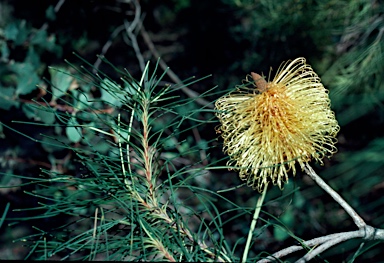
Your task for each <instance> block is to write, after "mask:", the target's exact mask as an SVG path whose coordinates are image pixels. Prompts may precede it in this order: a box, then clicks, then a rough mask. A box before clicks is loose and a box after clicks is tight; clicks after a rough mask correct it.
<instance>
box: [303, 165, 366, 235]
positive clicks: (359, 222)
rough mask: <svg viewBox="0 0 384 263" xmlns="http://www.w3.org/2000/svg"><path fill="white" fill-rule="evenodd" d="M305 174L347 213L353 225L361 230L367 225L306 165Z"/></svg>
mask: <svg viewBox="0 0 384 263" xmlns="http://www.w3.org/2000/svg"><path fill="white" fill-rule="evenodd" d="M304 170H305V172H306V173H307V174H308V175H309V176H310V177H311V178H312V180H313V181H315V182H316V183H317V184H318V185H319V186H320V187H321V188H323V190H324V191H326V192H327V193H328V194H329V195H330V196H331V197H332V198H333V199H334V200H335V201H336V202H337V203H339V204H340V205H341V207H342V208H343V209H344V210H345V212H347V213H348V214H349V215H350V216H351V217H352V219H353V221H354V222H355V225H356V226H357V227H358V228H359V229H361V228H364V227H365V226H366V225H367V224H366V223H365V222H364V220H363V219H362V218H361V217H360V216H359V215H358V214H357V213H356V211H355V210H354V209H353V208H352V207H351V206H350V205H349V204H348V203H347V202H346V201H345V200H344V199H343V198H342V197H341V196H340V195H339V194H338V193H337V192H336V191H335V190H333V189H332V188H331V187H330V186H329V185H328V184H327V183H326V182H324V180H323V179H321V177H320V176H318V175H317V174H316V172H315V171H314V170H313V169H312V167H311V166H310V165H309V164H308V163H306V164H305V167H304Z"/></svg>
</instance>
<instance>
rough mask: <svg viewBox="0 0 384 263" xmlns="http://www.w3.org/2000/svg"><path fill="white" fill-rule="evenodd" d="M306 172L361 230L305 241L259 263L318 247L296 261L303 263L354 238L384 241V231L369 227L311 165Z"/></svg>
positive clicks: (306, 165) (306, 167)
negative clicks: (307, 248)
mask: <svg viewBox="0 0 384 263" xmlns="http://www.w3.org/2000/svg"><path fill="white" fill-rule="evenodd" d="M304 170H305V172H306V173H307V174H308V175H309V176H310V177H311V178H312V179H313V180H314V181H315V182H316V183H317V184H318V185H319V186H320V187H321V188H322V189H323V190H325V191H326V192H327V193H328V194H329V195H330V196H332V198H333V199H334V200H335V201H336V202H337V203H339V204H340V205H341V207H342V208H343V209H344V210H345V211H346V212H347V213H348V214H349V215H350V216H351V217H352V219H353V221H354V222H355V224H356V226H357V227H358V228H359V230H356V231H349V232H342V233H337V234H331V235H327V236H324V237H318V238H314V239H312V240H309V241H304V242H302V243H301V246H297V245H295V246H291V247H288V248H285V249H282V250H280V251H278V252H276V253H274V254H273V255H271V256H269V257H267V258H265V259H262V260H259V261H258V263H266V262H272V261H276V260H277V259H279V258H281V257H284V256H286V255H289V254H291V253H294V252H296V251H299V250H302V249H304V248H306V247H315V246H317V247H316V248H314V249H312V250H311V251H309V252H308V253H307V254H306V255H305V256H303V257H302V258H300V259H299V260H298V261H296V262H297V263H303V262H307V261H308V260H310V259H312V258H314V257H316V256H317V255H319V254H321V253H322V252H324V251H325V250H327V249H328V248H330V247H332V246H335V245H337V244H339V243H341V242H343V241H346V240H350V239H353V238H363V239H364V240H384V229H378V228H374V227H372V226H369V225H367V224H366V223H365V221H364V220H363V219H362V218H361V217H360V216H359V215H358V214H357V213H356V211H355V210H354V209H353V208H352V207H351V206H350V205H349V204H348V203H347V202H346V201H345V200H344V199H343V198H342V197H341V196H340V195H339V194H338V193H336V192H335V190H333V189H332V188H331V187H330V186H329V185H328V184H327V183H325V182H324V181H323V179H321V177H320V176H318V175H317V174H316V172H315V171H314V170H313V169H312V167H311V166H310V165H309V164H307V163H306V164H305V168H304Z"/></svg>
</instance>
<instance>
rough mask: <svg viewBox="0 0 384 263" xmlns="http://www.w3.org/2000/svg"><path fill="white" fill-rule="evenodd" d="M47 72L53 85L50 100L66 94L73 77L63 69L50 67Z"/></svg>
mask: <svg viewBox="0 0 384 263" xmlns="http://www.w3.org/2000/svg"><path fill="white" fill-rule="evenodd" d="M48 71H49V73H50V74H51V82H52V85H53V87H52V93H53V98H52V99H53V100H55V99H57V98H59V97H61V96H63V95H64V94H66V93H67V91H68V89H69V87H70V86H71V83H72V81H73V77H72V76H71V75H70V74H69V72H68V71H67V70H66V69H65V68H51V67H50V68H49V69H48Z"/></svg>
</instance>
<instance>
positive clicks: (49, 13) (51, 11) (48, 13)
mask: <svg viewBox="0 0 384 263" xmlns="http://www.w3.org/2000/svg"><path fill="white" fill-rule="evenodd" d="M45 17H46V18H47V19H48V20H50V21H55V20H56V12H55V8H54V7H53V5H50V6H49V7H48V8H47V10H45Z"/></svg>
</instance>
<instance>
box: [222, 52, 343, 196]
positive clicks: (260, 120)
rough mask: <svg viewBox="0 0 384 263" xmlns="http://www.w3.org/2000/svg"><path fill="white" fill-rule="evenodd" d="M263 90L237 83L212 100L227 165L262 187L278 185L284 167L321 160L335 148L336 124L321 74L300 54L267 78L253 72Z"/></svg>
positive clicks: (284, 173)
mask: <svg viewBox="0 0 384 263" xmlns="http://www.w3.org/2000/svg"><path fill="white" fill-rule="evenodd" d="M251 76H252V79H253V81H254V82H255V86H256V88H257V89H258V90H259V91H261V93H255V92H254V91H252V90H250V89H249V88H246V87H245V86H241V87H239V88H238V89H237V90H236V91H234V92H232V93H230V94H229V95H226V96H223V97H221V98H219V99H218V100H217V101H216V104H215V106H216V109H217V111H216V116H217V117H218V119H219V120H220V123H221V125H220V126H219V127H218V128H217V131H219V132H221V136H222V138H223V140H224V147H223V151H224V152H226V153H227V154H228V155H229V156H230V160H229V161H228V165H229V166H233V167H234V169H237V170H239V174H240V178H241V179H242V180H245V181H246V182H247V184H248V185H250V186H252V187H253V188H256V189H258V190H259V191H262V190H263V188H264V185H265V184H267V183H269V182H272V183H273V184H275V185H276V184H277V185H278V186H279V187H280V188H282V186H283V184H284V183H286V182H287V181H288V172H289V171H290V170H292V173H293V175H295V173H296V169H295V164H296V163H298V164H299V165H300V167H301V168H302V169H303V168H304V164H305V163H306V162H308V161H310V160H311V159H314V160H316V161H319V162H322V158H323V157H324V156H331V155H332V154H333V153H335V152H336V151H337V149H336V147H335V146H334V145H335V143H336V142H337V140H336V135H337V133H338V131H339V129H340V127H339V125H338V123H337V121H336V119H335V115H334V113H333V112H332V111H331V109H330V100H329V97H328V94H327V91H326V89H325V88H324V86H323V85H322V84H321V82H320V78H319V77H318V76H317V74H316V73H315V72H314V71H313V69H312V68H311V67H310V66H309V65H307V64H306V63H305V59H304V58H297V59H295V60H293V61H288V62H286V63H283V64H282V65H281V66H280V68H279V69H278V71H277V73H276V76H275V77H274V79H273V80H272V81H271V82H266V81H265V80H264V79H263V78H262V77H261V76H260V75H259V74H256V73H251Z"/></svg>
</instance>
